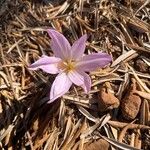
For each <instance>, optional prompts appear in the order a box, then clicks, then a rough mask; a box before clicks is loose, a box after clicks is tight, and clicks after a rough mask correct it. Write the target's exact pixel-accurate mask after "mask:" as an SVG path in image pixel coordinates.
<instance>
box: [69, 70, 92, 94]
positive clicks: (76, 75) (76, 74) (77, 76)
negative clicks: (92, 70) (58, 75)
mask: <svg viewBox="0 0 150 150" xmlns="http://www.w3.org/2000/svg"><path fill="white" fill-rule="evenodd" d="M68 77H69V78H70V80H71V81H72V82H73V83H74V84H76V85H77V86H81V87H82V88H83V89H84V91H85V92H86V93H88V92H89V91H90V89H91V79H90V77H89V75H88V74H86V73H84V72H82V71H77V70H76V71H75V70H74V71H70V72H69V73H68Z"/></svg>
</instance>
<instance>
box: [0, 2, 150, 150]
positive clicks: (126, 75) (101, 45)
mask: <svg viewBox="0 0 150 150" xmlns="http://www.w3.org/2000/svg"><path fill="white" fill-rule="evenodd" d="M48 28H54V29H55V30H57V31H59V32H61V33H62V34H63V35H65V37H66V38H67V39H68V40H69V41H70V43H71V44H72V43H73V42H74V41H75V40H77V39H78V38H79V37H80V36H82V35H83V34H85V33H86V34H87V35H88V41H87V43H86V52H85V53H87V54H89V53H92V52H94V53H96V52H100V51H101V52H106V53H108V54H110V55H111V56H112V58H113V61H112V63H111V64H109V65H108V66H107V67H105V68H102V69H98V70H96V71H94V72H91V73H90V74H89V75H90V77H91V79H92V88H91V91H90V93H89V94H85V93H84V92H83V90H82V89H81V88H80V87H77V86H72V87H71V89H70V90H69V92H68V93H67V94H65V95H64V96H63V97H61V98H59V99H58V100H56V101H55V102H54V103H51V104H48V103H47V102H48V100H49V91H50V88H51V84H52V83H53V81H54V79H55V75H50V74H46V73H44V72H42V71H41V70H38V71H31V70H29V69H28V66H29V65H30V64H31V63H33V62H35V61H36V60H37V59H38V58H40V56H42V55H43V54H46V55H48V56H52V55H53V52H52V50H51V47H50V41H51V39H50V37H49V36H48V34H47V32H46V29H48ZM60 84H61V83H60ZM58 86H59V85H58ZM149 109H150V1H149V0H137V1H135V0H112V1H109V0H84V1H83V0H13V1H12V0H1V1H0V149H2V150H7V149H8V150H11V149H12V150H23V149H27V150H28V149H29V150H30V149H31V150H77V149H79V150H108V149H112V150H115V149H125V150H127V149H128V150H131V149H132V150H134V149H135V150H136V149H145V150H147V149H150V110H149Z"/></svg>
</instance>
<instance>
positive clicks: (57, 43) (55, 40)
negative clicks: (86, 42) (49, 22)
mask: <svg viewBox="0 0 150 150" xmlns="http://www.w3.org/2000/svg"><path fill="white" fill-rule="evenodd" d="M47 32H48V34H49V36H50V37H51V39H52V41H51V47H52V50H53V52H54V54H55V56H56V57H59V58H62V59H66V58H70V56H71V45H70V44H69V42H68V40H67V39H66V38H65V37H64V36H63V35H62V34H61V33H59V32H57V31H55V30H53V29H48V30H47Z"/></svg>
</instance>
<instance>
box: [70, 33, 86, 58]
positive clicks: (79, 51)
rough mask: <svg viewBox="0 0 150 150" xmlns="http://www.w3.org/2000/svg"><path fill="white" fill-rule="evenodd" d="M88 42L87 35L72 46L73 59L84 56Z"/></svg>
mask: <svg viewBox="0 0 150 150" xmlns="http://www.w3.org/2000/svg"><path fill="white" fill-rule="evenodd" d="M86 40H87V35H86V34H85V35H83V36H82V37H81V38H80V39H78V40H77V41H75V42H74V44H73V45H72V48H71V50H72V58H73V59H77V58H80V57H82V56H83V53H84V51H85V46H86V45H85V44H86Z"/></svg>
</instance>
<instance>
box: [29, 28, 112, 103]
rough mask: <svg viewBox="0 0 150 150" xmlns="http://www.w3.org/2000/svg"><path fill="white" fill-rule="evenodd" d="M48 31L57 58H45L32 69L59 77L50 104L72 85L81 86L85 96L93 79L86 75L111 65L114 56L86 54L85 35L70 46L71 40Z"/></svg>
mask: <svg viewBox="0 0 150 150" xmlns="http://www.w3.org/2000/svg"><path fill="white" fill-rule="evenodd" d="M47 32H48V34H49V36H50V37H51V48H52V50H53V53H54V56H53V57H48V56H46V55H43V56H42V57H41V58H40V59H39V60H37V61H36V62H34V63H33V64H31V65H30V66H29V69H31V70H37V69H42V70H43V71H45V72H47V73H50V74H58V75H57V77H56V78H55V80H54V82H53V84H52V87H51V91H50V101H49V103H51V102H53V101H54V100H56V99H57V98H58V97H61V96H62V95H64V94H65V93H66V92H68V90H69V89H70V87H71V85H72V83H74V84H75V85H77V86H81V87H82V88H83V89H84V91H85V93H88V92H89V91H90V88H91V79H90V76H89V75H88V74H87V73H85V72H89V71H93V70H96V69H98V68H99V67H104V66H106V65H107V64H108V63H110V62H111V60H112V59H111V56H110V55H108V54H106V53H93V54H90V55H84V51H85V46H86V45H85V44H86V40H87V35H86V34H85V35H83V36H82V37H81V38H80V39H78V40H77V41H75V43H74V44H73V45H72V46H71V45H70V44H69V42H68V40H67V39H66V38H65V37H64V36H63V35H62V34H60V33H59V32H57V31H56V30H53V29H48V30H47Z"/></svg>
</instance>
